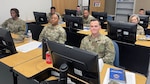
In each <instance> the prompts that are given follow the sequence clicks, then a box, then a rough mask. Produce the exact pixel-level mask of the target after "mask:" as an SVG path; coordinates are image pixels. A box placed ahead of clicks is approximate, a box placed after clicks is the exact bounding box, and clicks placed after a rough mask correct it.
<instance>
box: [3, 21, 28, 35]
mask: <svg viewBox="0 0 150 84" xmlns="http://www.w3.org/2000/svg"><path fill="white" fill-rule="evenodd" d="M25 25H26V24H25V21H23V20H21V19H19V18H18V19H17V20H13V19H12V18H9V19H8V20H6V21H5V22H4V23H3V24H2V25H1V26H2V27H3V28H6V29H8V30H9V31H10V32H11V33H14V34H17V35H20V36H21V37H22V38H24V34H25Z"/></svg>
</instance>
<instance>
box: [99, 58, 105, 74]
mask: <svg viewBox="0 0 150 84" xmlns="http://www.w3.org/2000/svg"><path fill="white" fill-rule="evenodd" d="M98 65H99V72H101V71H102V69H103V66H104V62H103V60H102V59H98Z"/></svg>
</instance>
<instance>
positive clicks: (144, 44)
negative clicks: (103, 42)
mask: <svg viewBox="0 0 150 84" xmlns="http://www.w3.org/2000/svg"><path fill="white" fill-rule="evenodd" d="M77 33H80V34H85V35H90V34H91V32H90V30H80V31H78V32H77ZM100 34H103V35H107V32H106V30H105V29H101V30H100ZM141 37H144V36H143V35H138V36H137V41H136V42H135V44H137V45H141V46H147V47H150V41H140V40H138V38H141Z"/></svg>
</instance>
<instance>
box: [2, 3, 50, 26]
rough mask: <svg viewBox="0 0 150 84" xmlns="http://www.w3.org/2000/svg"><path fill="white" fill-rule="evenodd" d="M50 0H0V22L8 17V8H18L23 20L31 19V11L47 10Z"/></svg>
mask: <svg viewBox="0 0 150 84" xmlns="http://www.w3.org/2000/svg"><path fill="white" fill-rule="evenodd" d="M50 7H51V0H1V3H0V8H1V13H0V24H2V23H3V22H4V21H5V20H6V19H8V18H10V17H11V16H10V9H11V8H18V9H19V11H20V18H21V19H23V20H33V19H34V16H33V11H40V12H47V13H48V12H49V9H50Z"/></svg>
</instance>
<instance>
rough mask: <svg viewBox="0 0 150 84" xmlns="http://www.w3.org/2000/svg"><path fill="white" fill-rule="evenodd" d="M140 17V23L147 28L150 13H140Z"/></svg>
mask: <svg viewBox="0 0 150 84" xmlns="http://www.w3.org/2000/svg"><path fill="white" fill-rule="evenodd" d="M139 18H140V22H139V25H141V26H142V27H143V28H147V27H148V23H149V16H148V15H139Z"/></svg>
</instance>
